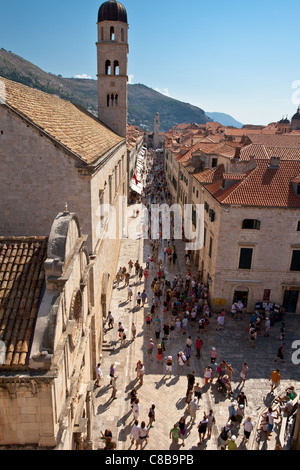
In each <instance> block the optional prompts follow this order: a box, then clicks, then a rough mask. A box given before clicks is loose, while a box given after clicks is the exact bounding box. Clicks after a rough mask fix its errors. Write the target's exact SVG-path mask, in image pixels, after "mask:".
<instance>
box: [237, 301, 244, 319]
mask: <svg viewBox="0 0 300 470" xmlns="http://www.w3.org/2000/svg"><path fill="white" fill-rule="evenodd" d="M243 308H244V305H243V302H242V301H241V300H239V301H238V303H237V305H236V309H237V312H236V319H237V318H238V316H239V317H240V320H242V318H243V317H242V314H243Z"/></svg>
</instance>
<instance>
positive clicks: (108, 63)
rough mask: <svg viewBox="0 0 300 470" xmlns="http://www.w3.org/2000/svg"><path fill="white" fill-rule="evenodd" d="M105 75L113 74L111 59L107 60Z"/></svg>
mask: <svg viewBox="0 0 300 470" xmlns="http://www.w3.org/2000/svg"><path fill="white" fill-rule="evenodd" d="M105 75H111V63H110V60H107V61H106V62H105Z"/></svg>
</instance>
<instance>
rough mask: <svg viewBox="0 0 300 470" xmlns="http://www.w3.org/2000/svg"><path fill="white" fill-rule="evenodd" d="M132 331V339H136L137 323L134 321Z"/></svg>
mask: <svg viewBox="0 0 300 470" xmlns="http://www.w3.org/2000/svg"><path fill="white" fill-rule="evenodd" d="M131 333H132V338H131V341H134V340H135V337H136V325H135V323H134V322H132V325H131Z"/></svg>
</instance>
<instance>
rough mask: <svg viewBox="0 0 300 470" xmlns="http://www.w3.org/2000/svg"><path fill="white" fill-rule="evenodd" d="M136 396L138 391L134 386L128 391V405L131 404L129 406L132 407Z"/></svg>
mask: <svg viewBox="0 0 300 470" xmlns="http://www.w3.org/2000/svg"><path fill="white" fill-rule="evenodd" d="M137 397H138V393H137V391H136V389H135V388H133V389H132V390H131V392H130V405H131V408H133V404H134V402H135V400H136V399H137Z"/></svg>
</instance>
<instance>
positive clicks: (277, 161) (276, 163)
mask: <svg viewBox="0 0 300 470" xmlns="http://www.w3.org/2000/svg"><path fill="white" fill-rule="evenodd" d="M279 164H280V157H271V159H270V163H269V168H274V169H275V170H276V169H278V168H279Z"/></svg>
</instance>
